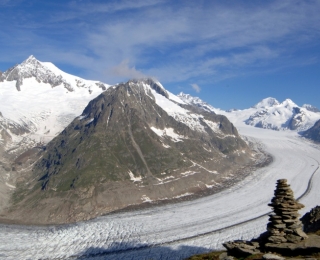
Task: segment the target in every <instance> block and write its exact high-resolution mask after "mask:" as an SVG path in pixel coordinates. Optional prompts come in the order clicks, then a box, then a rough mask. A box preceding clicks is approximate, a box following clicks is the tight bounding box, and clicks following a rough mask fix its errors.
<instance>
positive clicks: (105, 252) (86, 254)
mask: <svg viewBox="0 0 320 260" xmlns="http://www.w3.org/2000/svg"><path fill="white" fill-rule="evenodd" d="M210 251H212V250H210V249H207V248H204V247H196V246H174V245H173V246H172V247H168V246H161V245H159V246H152V245H148V244H139V243H138V244H135V243H114V244H113V246H112V247H110V248H107V249H106V248H99V247H90V248H88V249H86V250H85V251H83V252H82V253H80V254H79V256H74V257H70V258H69V259H94V260H105V259H108V260H109V259H115V260H116V259H121V260H125V259H130V260H134V259H137V260H138V259H139V260H143V259H146V260H147V259H148V260H151V259H152V260H165V259H168V260H169V259H170V260H175V259H176V260H180V259H186V258H188V257H190V256H192V255H196V254H201V253H208V252H210Z"/></svg>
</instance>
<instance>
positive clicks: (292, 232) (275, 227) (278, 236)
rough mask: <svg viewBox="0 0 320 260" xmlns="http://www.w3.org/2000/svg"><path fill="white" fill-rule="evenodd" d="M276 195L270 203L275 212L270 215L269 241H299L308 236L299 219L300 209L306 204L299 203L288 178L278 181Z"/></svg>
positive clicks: (275, 242) (278, 242)
mask: <svg viewBox="0 0 320 260" xmlns="http://www.w3.org/2000/svg"><path fill="white" fill-rule="evenodd" d="M274 195H275V196H274V197H273V199H272V200H271V203H270V204H268V205H269V206H270V207H272V208H273V211H274V214H272V215H269V216H270V218H269V220H270V222H269V223H268V226H267V229H268V231H269V237H268V241H269V242H270V243H274V244H280V243H286V242H287V243H288V242H289V243H298V242H299V241H301V240H303V239H306V238H307V237H308V236H307V235H306V234H305V233H304V232H303V230H302V223H301V221H300V220H299V216H300V214H298V210H299V209H301V208H303V207H304V205H303V204H301V203H298V202H297V201H296V200H295V199H294V196H293V191H292V190H291V188H290V185H288V184H287V180H286V179H280V180H278V181H277V187H276V190H275V191H274Z"/></svg>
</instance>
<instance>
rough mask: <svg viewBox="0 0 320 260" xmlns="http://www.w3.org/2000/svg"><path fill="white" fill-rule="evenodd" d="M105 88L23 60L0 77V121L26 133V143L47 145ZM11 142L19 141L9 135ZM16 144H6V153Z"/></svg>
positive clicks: (17, 135) (34, 60) (50, 64)
mask: <svg viewBox="0 0 320 260" xmlns="http://www.w3.org/2000/svg"><path fill="white" fill-rule="evenodd" d="M107 87H108V85H106V84H103V83H101V82H99V81H90V80H84V79H81V78H79V77H76V76H73V75H70V74H67V73H65V72H63V71H61V70H59V69H58V68H57V67H55V66H54V65H53V64H52V63H49V62H40V61H38V60H37V59H36V58H35V57H33V56H30V57H29V58H28V59H27V60H25V61H24V62H22V63H21V64H18V65H16V66H14V67H12V68H11V69H9V70H7V71H6V72H4V73H3V74H1V75H0V111H1V113H2V115H3V117H5V118H7V119H8V120H11V121H12V122H14V124H15V125H19V126H20V127H21V128H25V129H27V132H28V133H27V134H26V132H25V133H24V134H25V135H24V140H27V139H28V141H26V142H25V145H26V146H28V142H29V143H30V145H29V146H31V144H34V142H40V141H41V142H48V141H49V140H51V139H52V138H53V137H54V136H56V135H57V134H58V133H59V132H61V131H62V130H63V129H64V127H66V126H67V125H68V124H69V123H70V122H71V121H72V120H73V119H74V118H75V117H76V116H78V115H79V114H80V113H81V112H82V110H83V109H84V107H85V106H86V105H87V103H88V102H89V101H90V100H91V99H93V98H95V97H96V96H97V95H99V94H100V93H101V92H102V91H104V90H106V88H107ZM10 135H11V139H13V140H16V141H18V140H21V135H20V134H19V133H18V134H16V133H12V134H10ZM18 144H19V142H18V143H17V142H9V143H7V146H6V149H7V150H8V149H12V148H13V147H18V146H20V145H18Z"/></svg>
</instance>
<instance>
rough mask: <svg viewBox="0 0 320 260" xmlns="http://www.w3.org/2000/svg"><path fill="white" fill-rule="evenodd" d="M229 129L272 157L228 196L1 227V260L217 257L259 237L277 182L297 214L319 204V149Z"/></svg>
mask: <svg viewBox="0 0 320 260" xmlns="http://www.w3.org/2000/svg"><path fill="white" fill-rule="evenodd" d="M230 120H231V121H233V120H232V118H230ZM234 123H235V124H236V126H237V128H238V130H239V133H240V134H241V135H243V136H247V137H248V138H250V139H251V140H255V141H257V142H259V143H261V144H262V145H263V147H264V148H265V150H266V151H267V152H269V153H270V154H271V155H272V156H273V159H274V160H273V162H272V163H271V164H270V165H268V166H267V167H264V168H261V169H259V170H257V171H255V172H253V173H252V174H251V175H250V176H249V177H247V178H246V179H244V180H243V181H241V182H240V183H238V184H237V185H235V186H233V187H232V188H230V189H227V190H224V191H222V192H220V193H217V194H214V195H211V196H208V197H204V198H200V199H196V200H192V201H185V202H182V203H178V204H170V205H165V206H159V207H153V208H149V209H144V210H139V211H133V212H125V213H117V214H111V215H107V216H102V217H99V218H97V219H94V220H91V221H87V222H80V223H76V224H71V225H64V226H50V227H34V226H14V225H0V259H68V258H70V259H78V258H81V259H151V258H152V259H183V258H185V257H188V256H190V255H192V254H196V253H203V252H207V251H210V250H217V249H222V248H223V247H222V243H223V242H225V241H228V240H232V239H251V238H253V237H257V236H258V235H259V234H260V233H262V232H264V231H265V230H266V224H267V219H268V217H267V215H266V214H267V213H268V212H270V211H271V209H270V208H269V207H268V206H267V204H268V203H269V202H270V200H271V198H272V197H273V191H274V189H275V185H276V180H277V179H280V178H286V179H288V182H289V184H291V187H292V189H293V191H294V193H295V197H296V198H298V197H301V199H300V201H301V202H302V203H303V204H305V206H306V207H305V208H304V209H303V210H301V212H300V213H301V214H304V213H305V212H307V211H309V210H310V209H311V208H312V207H314V206H316V205H317V204H319V198H320V189H318V188H317V186H319V185H320V170H319V162H320V146H319V145H315V144H313V143H311V142H308V141H306V140H305V139H303V138H300V137H299V136H298V134H297V133H295V132H290V131H272V130H266V129H260V128H255V127H252V126H247V125H245V124H244V123H241V122H235V121H234Z"/></svg>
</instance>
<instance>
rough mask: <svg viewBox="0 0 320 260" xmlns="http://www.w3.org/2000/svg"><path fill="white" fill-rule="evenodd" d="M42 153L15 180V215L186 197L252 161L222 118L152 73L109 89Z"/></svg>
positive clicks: (41, 217)
mask: <svg viewBox="0 0 320 260" xmlns="http://www.w3.org/2000/svg"><path fill="white" fill-rule="evenodd" d="M40 156H41V159H40V160H38V162H37V163H36V164H35V166H34V167H33V170H32V173H30V175H29V176H28V177H26V178H22V179H20V181H19V182H18V184H17V191H16V192H15V194H14V197H13V201H14V205H15V206H13V207H12V208H11V211H10V213H8V216H10V218H11V219H21V216H22V215H26V213H28V219H29V221H30V219H32V220H33V221H34V222H37V223H39V222H41V223H62V222H70V221H77V220H83V219H89V218H92V217H95V216H97V215H100V214H104V213H106V212H110V211H113V210H116V209H121V208H124V207H126V206H129V205H137V204H141V203H143V202H148V201H163V200H166V199H172V198H179V197H184V196H187V195H191V194H195V193H198V192H200V191H203V190H206V189H209V188H211V189H215V188H219V187H220V186H221V185H223V184H225V183H226V182H230V181H231V182H232V181H235V180H236V179H237V178H238V175H239V174H240V171H241V170H243V169H244V168H245V167H246V166H249V165H252V163H253V162H254V160H255V159H254V152H252V151H251V150H250V149H249V147H248V146H247V144H246V143H245V142H244V141H243V140H242V139H241V138H240V136H239V135H238V132H237V130H236V128H235V127H234V126H233V125H232V124H231V123H230V122H229V121H228V119H227V118H226V117H225V116H221V115H216V114H215V113H213V112H207V111H205V110H203V109H201V108H199V107H197V106H192V105H189V104H186V103H184V102H183V101H181V100H180V99H179V98H177V97H176V96H174V95H172V94H171V93H169V92H167V91H166V90H165V89H164V88H163V87H162V85H161V84H160V83H159V82H156V81H154V80H151V79H146V80H131V81H129V82H127V83H123V84H118V85H116V86H113V87H110V88H109V89H107V91H105V92H104V93H102V94H101V95H99V96H98V97H97V98H95V99H94V100H92V101H91V102H90V103H89V104H88V106H87V107H86V108H85V109H84V111H83V113H82V115H81V116H80V117H78V118H76V119H75V120H73V122H72V123H71V124H70V125H69V126H68V127H67V128H66V129H65V130H63V131H62V132H61V134H59V135H58V136H57V137H55V138H54V139H53V140H52V141H51V142H50V143H49V144H48V145H47V147H46V149H45V151H44V152H42V154H40ZM30 209H32V210H30Z"/></svg>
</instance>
